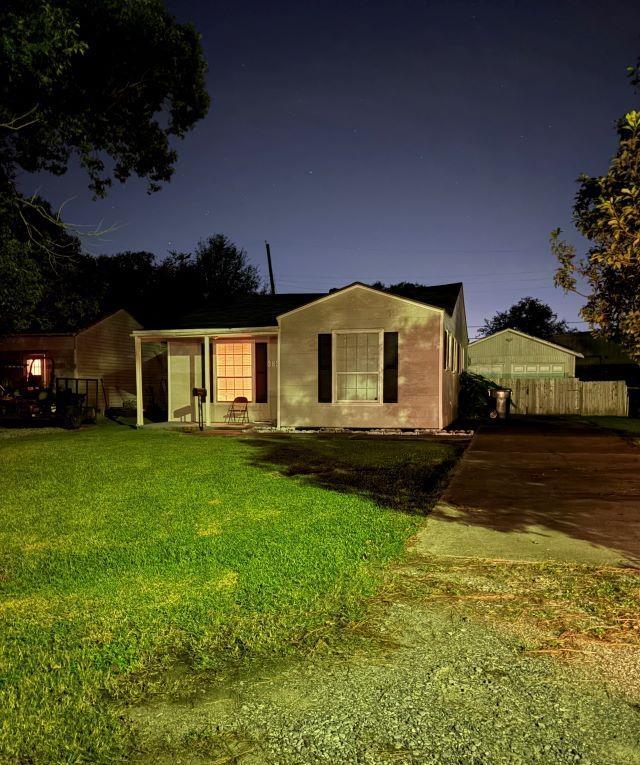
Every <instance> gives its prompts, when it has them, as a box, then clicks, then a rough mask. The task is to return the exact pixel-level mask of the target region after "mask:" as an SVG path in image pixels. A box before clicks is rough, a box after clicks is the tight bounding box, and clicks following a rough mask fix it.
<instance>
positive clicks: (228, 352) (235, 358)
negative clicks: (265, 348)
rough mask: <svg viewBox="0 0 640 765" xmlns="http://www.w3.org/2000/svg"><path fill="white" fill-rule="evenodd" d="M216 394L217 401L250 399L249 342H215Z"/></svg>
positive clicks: (251, 370) (251, 373) (250, 369)
mask: <svg viewBox="0 0 640 765" xmlns="http://www.w3.org/2000/svg"><path fill="white" fill-rule="evenodd" d="M216 396H217V399H218V401H233V400H234V399H235V398H237V397H238V396H244V397H245V398H246V399H247V401H251V400H252V397H253V369H252V363H251V343H246V342H245V343H228V342H217V343H216Z"/></svg>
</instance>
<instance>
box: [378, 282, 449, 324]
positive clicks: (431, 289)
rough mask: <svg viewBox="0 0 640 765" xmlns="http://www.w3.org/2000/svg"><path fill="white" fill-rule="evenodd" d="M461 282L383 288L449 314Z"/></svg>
mask: <svg viewBox="0 0 640 765" xmlns="http://www.w3.org/2000/svg"><path fill="white" fill-rule="evenodd" d="M461 290H462V282H451V283H450V284H432V285H426V284H425V285H423V284H407V285H406V287H405V286H401V288H399V289H395V290H393V291H392V290H384V291H385V292H389V293H390V294H392V295H397V296H398V297H405V298H409V299H410V300H415V301H416V302H418V303H424V304H425V305H431V306H434V307H435V308H442V309H443V310H444V311H446V312H447V313H448V314H449V316H451V315H452V314H453V311H454V310H455V307H456V303H457V302H458V298H459V297H460V291H461Z"/></svg>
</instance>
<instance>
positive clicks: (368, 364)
mask: <svg viewBox="0 0 640 765" xmlns="http://www.w3.org/2000/svg"><path fill="white" fill-rule="evenodd" d="M335 348H336V351H335V352H336V372H335V374H336V377H335V386H336V401H379V400H380V392H379V391H380V379H379V378H380V353H381V348H382V343H381V342H380V333H379V332H339V333H336V344H335Z"/></svg>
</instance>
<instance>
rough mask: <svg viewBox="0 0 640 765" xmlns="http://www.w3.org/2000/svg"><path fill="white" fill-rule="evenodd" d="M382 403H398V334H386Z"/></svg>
mask: <svg viewBox="0 0 640 765" xmlns="http://www.w3.org/2000/svg"><path fill="white" fill-rule="evenodd" d="M382 401H383V402H384V403H385V404H396V403H397V402H398V333H397V332H385V333H384V377H383V383H382Z"/></svg>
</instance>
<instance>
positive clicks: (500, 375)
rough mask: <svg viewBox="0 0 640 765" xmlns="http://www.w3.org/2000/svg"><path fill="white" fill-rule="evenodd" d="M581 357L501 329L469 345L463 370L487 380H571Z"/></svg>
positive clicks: (545, 341)
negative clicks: (566, 378) (577, 359)
mask: <svg viewBox="0 0 640 765" xmlns="http://www.w3.org/2000/svg"><path fill="white" fill-rule="evenodd" d="M581 356H582V354H580V353H579V352H577V351H574V350H572V349H571V348H565V347H563V346H561V345H558V344H557V343H552V342H550V341H549V340H543V339H542V338H540V337H533V335H527V334H525V333H524V332H519V331H518V330H515V329H504V330H502V331H501V332H496V333H494V334H493V335H488V336H487V337H483V338H480V339H479V340H473V341H472V342H470V343H469V346H468V350H467V369H468V371H469V372H473V373H474V374H478V375H482V377H486V378H488V379H491V380H501V379H504V378H520V379H536V380H539V379H558V378H565V377H575V375H576V358H581Z"/></svg>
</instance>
